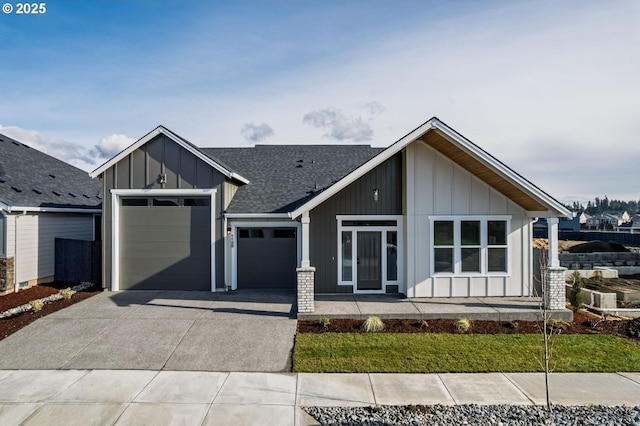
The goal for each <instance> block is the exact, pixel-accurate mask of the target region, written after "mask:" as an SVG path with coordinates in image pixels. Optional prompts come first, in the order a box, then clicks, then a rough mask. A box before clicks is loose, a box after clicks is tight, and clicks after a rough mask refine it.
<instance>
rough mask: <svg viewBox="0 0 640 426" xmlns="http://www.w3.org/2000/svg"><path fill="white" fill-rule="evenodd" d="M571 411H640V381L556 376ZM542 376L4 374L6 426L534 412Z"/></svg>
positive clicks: (628, 376) (0, 411) (554, 387)
mask: <svg viewBox="0 0 640 426" xmlns="http://www.w3.org/2000/svg"><path fill="white" fill-rule="evenodd" d="M550 383H551V398H552V401H553V403H555V404H563V405H589V404H601V405H638V404H640V373H617V374H616V373H554V374H551V375H550ZM544 401H545V393H544V375H543V374H542V373H509V374H503V373H486V374H305V373H300V374H293V373H217V372H193V371H166V370H164V371H150V370H144V371H140V370H0V424H12V425H17V424H22V425H49V424H52V423H56V424H65V425H75V424H77V425H87V424H98V425H114V424H115V425H130V424H154V425H156V424H158V425H165V424H189V425H213V424H215V425H233V426H237V425H252V424H256V425H262V424H275V425H312V424H316V422H315V421H314V420H313V418H311V417H310V416H308V415H307V414H306V413H304V412H303V411H302V410H301V409H300V407H301V406H314V405H315V406H369V405H405V404H425V405H432V404H447V405H455V404H521V405H527V404H536V405H541V404H543V403H544Z"/></svg>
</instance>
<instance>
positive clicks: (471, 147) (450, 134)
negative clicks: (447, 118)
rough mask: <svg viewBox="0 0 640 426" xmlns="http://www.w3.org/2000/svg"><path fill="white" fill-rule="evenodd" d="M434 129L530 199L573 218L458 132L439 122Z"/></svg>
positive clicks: (536, 188)
mask: <svg viewBox="0 0 640 426" xmlns="http://www.w3.org/2000/svg"><path fill="white" fill-rule="evenodd" d="M434 128H435V129H436V130H438V131H439V132H441V133H442V134H444V135H445V136H446V137H447V139H449V140H450V141H453V142H454V143H456V145H458V147H459V148H461V149H463V150H464V151H466V152H467V153H469V154H470V155H472V156H473V157H474V158H476V159H478V160H479V161H481V162H482V163H484V164H485V165H486V166H488V167H490V168H491V169H492V170H494V171H495V172H497V173H498V174H500V175H501V176H502V177H503V178H505V179H507V180H508V181H510V182H511V183H512V184H514V185H515V186H517V187H519V188H520V189H521V190H523V191H524V192H526V193H527V194H529V195H530V196H531V197H533V198H535V199H536V200H538V201H539V202H540V203H541V204H544V205H545V206H547V207H548V208H549V210H555V211H556V212H557V213H559V214H560V215H561V216H565V217H569V218H573V217H574V213H573V212H572V211H571V210H570V209H568V208H567V207H565V206H564V205H562V203H560V202H559V201H557V200H556V199H555V198H553V197H552V196H550V195H549V194H547V193H546V192H544V191H543V190H541V189H540V188H538V187H537V186H535V185H534V184H533V183H531V182H529V181H528V180H526V179H525V178H523V177H522V176H520V175H519V174H517V173H516V172H515V171H513V170H512V169H510V168H509V167H508V166H506V165H505V164H503V163H502V162H500V161H499V160H497V159H496V158H494V157H493V156H491V155H490V154H489V153H487V152H486V151H484V150H483V149H481V148H480V147H479V146H477V145H475V144H474V143H472V142H471V141H469V140H468V139H466V138H465V137H464V136H462V135H460V134H459V133H458V132H456V131H455V130H453V129H452V128H450V127H449V126H447V125H446V124H444V123H442V122H441V121H435V122H434Z"/></svg>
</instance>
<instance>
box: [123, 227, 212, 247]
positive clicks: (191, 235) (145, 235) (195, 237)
mask: <svg viewBox="0 0 640 426" xmlns="http://www.w3.org/2000/svg"><path fill="white" fill-rule="evenodd" d="M210 238H211V237H210V235H208V234H207V233H206V232H202V231H200V230H198V229H196V228H193V229H190V228H184V227H174V226H163V227H162V230H159V229H158V227H157V226H144V227H143V226H139V227H136V229H135V230H134V232H129V233H127V234H125V233H124V232H121V238H120V241H121V242H126V243H132V242H158V243H168V242H184V243H189V242H192V243H196V244H200V243H208V242H209V240H210Z"/></svg>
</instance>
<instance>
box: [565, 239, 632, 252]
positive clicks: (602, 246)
mask: <svg viewBox="0 0 640 426" xmlns="http://www.w3.org/2000/svg"><path fill="white" fill-rule="evenodd" d="M567 251H568V252H569V253H628V252H629V249H628V248H626V247H625V246H623V245H622V244H619V243H616V242H613V241H609V242H606V243H605V242H604V241H598V240H596V241H589V242H588V243H584V244H579V245H577V246H573V247H571V248H569V249H567Z"/></svg>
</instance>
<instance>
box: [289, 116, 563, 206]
mask: <svg viewBox="0 0 640 426" xmlns="http://www.w3.org/2000/svg"><path fill="white" fill-rule="evenodd" d="M417 140H421V141H422V142H424V143H426V144H427V145H429V146H431V147H432V148H434V149H436V150H437V151H439V152H440V153H441V154H443V155H445V156H446V157H448V158H450V159H451V160H452V161H454V162H456V163H457V164H458V165H460V166H461V167H463V168H464V169H466V170H468V171H469V172H470V173H472V174H474V175H475V176H477V177H478V178H479V179H481V180H483V181H484V182H486V183H487V184H488V185H490V186H492V187H493V188H494V189H496V190H497V191H499V192H501V193H502V194H504V195H505V196H506V197H508V198H510V199H511V200H512V201H514V202H515V203H517V204H518V205H520V206H521V207H522V208H524V209H525V210H527V211H531V212H539V213H543V212H546V211H549V212H552V214H554V215H559V216H565V217H573V213H572V212H571V210H570V209H569V208H567V207H566V206H564V205H563V204H562V203H560V202H559V201H558V200H556V199H555V198H553V197H551V196H550V195H549V194H547V193H546V192H544V191H543V190H541V189H540V188H538V187H537V186H535V185H534V184H533V183H531V182H529V181H528V180H526V179H525V178H524V177H522V176H520V175H519V174H518V173H516V172H515V171H513V170H512V169H510V168H509V167H507V166H506V165H505V164H504V163H502V162H500V161H499V160H498V159H496V158H495V157H493V156H492V155H491V154H489V153H488V152H486V151H484V150H483V149H482V148H480V147H479V146H477V145H475V144H474V143H473V142H471V141H470V140H468V139H467V138H465V137H464V136H462V135H461V134H460V133H458V132H456V131H455V130H453V129H452V128H450V127H449V126H447V125H446V124H444V123H443V122H442V121H440V120H439V119H438V118H437V117H433V118H431V119H430V120H428V121H427V122H425V123H424V124H422V125H421V126H419V127H417V128H416V129H414V130H413V131H412V132H410V133H408V134H407V135H405V136H404V137H403V138H401V139H400V140H398V141H397V142H396V143H394V144H393V145H391V146H390V147H389V148H387V149H386V150H384V151H383V152H381V153H380V154H379V155H377V156H375V157H373V158H372V159H371V160H369V161H367V162H366V163H365V164H363V165H362V166H360V167H359V168H357V169H355V170H353V171H352V172H351V173H349V174H348V175H347V176H345V177H344V178H343V179H341V180H340V181H339V182H337V183H336V184H334V185H333V186H331V187H330V188H328V189H327V190H326V191H324V192H322V193H320V194H318V196H316V197H314V198H312V199H310V200H309V201H307V202H306V203H304V204H302V205H300V206H299V207H297V208H296V209H295V210H293V211H292V212H291V216H292V217H298V216H300V215H301V214H302V213H304V212H305V211H309V210H311V209H313V208H314V207H316V206H318V205H319V204H321V203H322V202H324V201H326V200H327V199H329V198H330V197H332V196H333V195H335V194H336V193H338V192H339V191H340V190H342V189H343V188H345V187H346V186H348V185H349V184H351V183H353V182H354V181H355V180H357V179H358V178H360V177H361V176H363V175H364V174H365V173H367V172H368V171H370V170H372V169H373V168H375V167H376V166H378V165H380V164H382V163H383V162H384V161H385V160H387V159H389V158H390V157H391V156H393V155H395V154H397V153H398V152H400V151H402V150H403V149H404V148H406V147H407V146H408V145H409V144H411V143H413V142H415V141H417Z"/></svg>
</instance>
